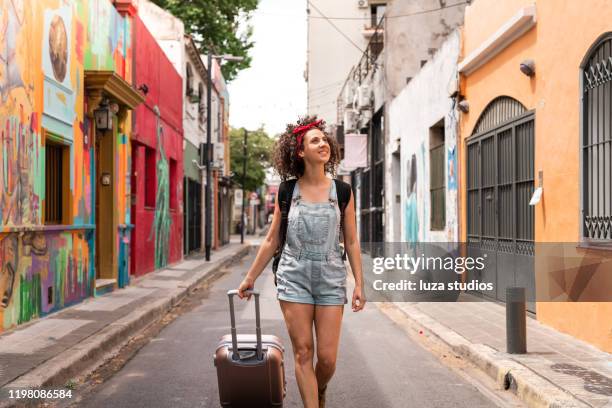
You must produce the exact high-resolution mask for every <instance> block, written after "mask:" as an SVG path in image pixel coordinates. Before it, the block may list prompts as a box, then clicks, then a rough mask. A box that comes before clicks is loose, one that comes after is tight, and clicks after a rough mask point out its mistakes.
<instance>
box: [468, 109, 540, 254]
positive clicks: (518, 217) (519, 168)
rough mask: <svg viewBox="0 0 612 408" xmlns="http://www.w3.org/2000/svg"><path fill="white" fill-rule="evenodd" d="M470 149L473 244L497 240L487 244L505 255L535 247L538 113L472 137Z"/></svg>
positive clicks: (469, 186) (469, 204) (469, 201)
mask: <svg viewBox="0 0 612 408" xmlns="http://www.w3.org/2000/svg"><path fill="white" fill-rule="evenodd" d="M467 150H468V169H467V170H468V175H467V200H468V206H467V212H468V214H467V215H468V230H467V233H468V241H469V242H471V243H476V242H481V241H483V240H492V241H494V242H497V243H496V244H491V243H488V244H487V245H489V246H490V245H494V247H495V248H497V249H501V250H503V251H510V250H511V251H515V247H516V242H518V241H523V242H527V243H530V244H531V245H532V244H533V240H534V211H533V207H532V206H530V205H529V200H530V198H531V196H532V194H533V190H534V168H533V163H534V117H533V114H528V115H522V116H521V117H520V118H519V119H518V120H517V121H515V122H512V123H509V124H507V125H505V126H503V127H501V128H497V129H493V130H491V131H489V132H487V133H485V134H484V135H481V136H477V137H473V138H471V139H470V141H469V142H468V146H467ZM500 241H505V243H504V245H502V246H500V244H499V242H500ZM508 244H510V245H508Z"/></svg>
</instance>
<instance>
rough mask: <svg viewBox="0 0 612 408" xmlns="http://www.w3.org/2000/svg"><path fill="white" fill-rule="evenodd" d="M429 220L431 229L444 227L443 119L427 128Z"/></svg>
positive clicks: (436, 229) (438, 229)
mask: <svg viewBox="0 0 612 408" xmlns="http://www.w3.org/2000/svg"><path fill="white" fill-rule="evenodd" d="M429 168H430V170H429V206H430V208H429V214H430V218H429V222H430V229H431V230H432V231H441V230H443V229H444V227H446V183H445V177H444V175H445V172H444V119H442V120H441V121H440V122H438V123H436V124H435V125H434V126H432V127H431V128H429Z"/></svg>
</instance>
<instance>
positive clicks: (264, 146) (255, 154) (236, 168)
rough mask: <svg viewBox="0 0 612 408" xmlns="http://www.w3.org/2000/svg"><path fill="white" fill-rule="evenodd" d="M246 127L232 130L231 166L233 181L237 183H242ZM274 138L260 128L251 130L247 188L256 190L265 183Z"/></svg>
mask: <svg viewBox="0 0 612 408" xmlns="http://www.w3.org/2000/svg"><path fill="white" fill-rule="evenodd" d="M243 143H244V129H232V130H231V131H230V168H231V169H232V173H233V174H232V181H233V182H234V183H236V185H239V186H241V185H242V175H243V173H242V169H243V165H244V151H243ZM273 147H274V140H273V139H272V138H270V137H269V136H268V134H267V133H266V132H265V131H264V130H263V128H259V129H257V130H255V131H249V134H248V138H247V166H246V181H245V189H246V190H247V191H255V190H256V189H257V188H258V187H259V186H261V185H263V183H264V180H265V178H266V174H265V169H266V168H268V167H270V166H271V160H272V148H273Z"/></svg>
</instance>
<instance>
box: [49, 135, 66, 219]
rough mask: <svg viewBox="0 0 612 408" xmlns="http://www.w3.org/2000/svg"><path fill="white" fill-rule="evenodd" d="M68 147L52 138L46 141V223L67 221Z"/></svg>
mask: <svg viewBox="0 0 612 408" xmlns="http://www.w3.org/2000/svg"><path fill="white" fill-rule="evenodd" d="M67 149H68V148H67V147H65V146H63V145H61V144H59V143H54V142H52V141H50V140H48V139H47V140H46V142H45V224H62V223H63V222H64V221H65V217H64V215H65V212H64V206H66V205H67V204H68V203H67V200H66V198H67V197H66V193H65V191H64V189H65V188H66V187H68V186H66V185H65V182H64V180H65V178H64V172H65V171H64V167H65V164H67V162H66V163H64V151H65V150H67Z"/></svg>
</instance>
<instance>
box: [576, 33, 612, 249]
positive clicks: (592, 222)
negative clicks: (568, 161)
mask: <svg viewBox="0 0 612 408" xmlns="http://www.w3.org/2000/svg"><path fill="white" fill-rule="evenodd" d="M611 57H612V33H608V34H606V35H604V36H602V37H600V38H599V39H598V40H597V41H596V42H595V44H594V46H593V47H591V49H590V50H589V52H588V54H587V57H586V58H585V59H584V62H583V64H582V66H581V68H582V75H583V77H582V118H583V121H582V123H583V125H582V129H581V130H582V147H581V156H582V237H583V238H586V239H588V240H599V241H602V240H606V241H610V240H612V199H611V198H610V197H611V196H612V130H611V129H610V123H611V121H612V115H611V114H610V106H612V77H611V76H610V75H609V73H610V62H609V61H610V58H611Z"/></svg>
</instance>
